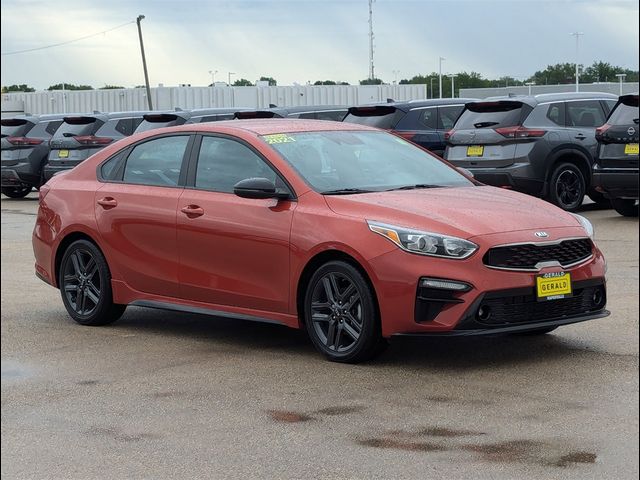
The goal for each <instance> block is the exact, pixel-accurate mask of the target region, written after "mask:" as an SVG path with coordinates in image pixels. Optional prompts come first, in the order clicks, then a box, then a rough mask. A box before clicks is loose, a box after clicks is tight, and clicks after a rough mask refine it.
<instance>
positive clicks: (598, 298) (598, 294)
mask: <svg viewBox="0 0 640 480" xmlns="http://www.w3.org/2000/svg"><path fill="white" fill-rule="evenodd" d="M603 300H604V295H603V294H602V290H601V289H598V290H596V291H595V292H593V297H592V298H591V303H593V305H594V306H596V307H599V306H601V305H602V302H603Z"/></svg>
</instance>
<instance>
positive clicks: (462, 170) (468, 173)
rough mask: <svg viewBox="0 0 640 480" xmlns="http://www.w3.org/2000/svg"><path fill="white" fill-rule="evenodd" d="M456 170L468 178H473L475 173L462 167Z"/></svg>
mask: <svg viewBox="0 0 640 480" xmlns="http://www.w3.org/2000/svg"><path fill="white" fill-rule="evenodd" d="M456 170H458V171H459V172H460V173H462V174H464V175H466V176H467V177H471V178H473V177H474V175H473V172H472V171H471V170H467V169H466V168H462V167H456Z"/></svg>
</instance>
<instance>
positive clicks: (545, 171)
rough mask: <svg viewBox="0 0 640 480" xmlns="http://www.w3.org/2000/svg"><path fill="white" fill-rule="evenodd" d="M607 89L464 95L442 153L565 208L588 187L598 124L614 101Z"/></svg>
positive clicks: (497, 182) (481, 175)
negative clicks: (473, 98)
mask: <svg viewBox="0 0 640 480" xmlns="http://www.w3.org/2000/svg"><path fill="white" fill-rule="evenodd" d="M616 101H617V96H615V95H611V94H607V93H557V94H543V95H534V96H516V95H513V96H508V97H492V98H487V99H485V100H482V101H478V102H470V103H467V104H466V105H465V108H464V110H463V112H462V114H461V115H460V117H459V118H458V120H457V121H456V123H455V125H454V127H453V129H452V130H450V131H449V132H447V134H446V135H445V137H446V140H447V148H446V150H445V153H444V158H445V159H447V160H449V161H450V162H451V163H453V164H454V165H455V166H457V167H464V168H466V169H468V170H470V171H471V172H472V173H473V174H474V175H475V177H476V178H477V179H478V180H479V181H481V182H483V183H486V184H488V185H494V186H498V187H505V188H512V189H514V190H518V191H521V192H525V193H528V194H531V195H535V196H539V197H542V198H546V199H547V200H549V201H550V202H552V203H554V204H556V205H558V206H559V207H560V208H562V209H564V210H568V211H573V210H575V209H577V208H578V207H579V206H580V205H581V204H582V200H583V198H584V196H585V194H588V195H589V197H591V198H592V199H593V200H594V201H596V202H606V201H607V200H606V199H605V198H604V196H603V195H602V194H601V193H598V192H597V191H595V190H594V189H593V188H592V186H591V170H592V165H593V162H594V157H595V155H596V150H597V146H598V143H597V141H596V138H595V130H596V127H599V126H600V125H602V124H603V123H604V122H605V120H606V118H607V115H608V114H609V112H610V110H611V109H612V108H613V106H614V105H615V104H616Z"/></svg>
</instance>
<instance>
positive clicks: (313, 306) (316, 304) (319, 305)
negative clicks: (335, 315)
mask: <svg viewBox="0 0 640 480" xmlns="http://www.w3.org/2000/svg"><path fill="white" fill-rule="evenodd" d="M323 308H331V304H330V303H329V302H311V309H312V310H321V309H323Z"/></svg>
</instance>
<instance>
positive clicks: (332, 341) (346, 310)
mask: <svg viewBox="0 0 640 480" xmlns="http://www.w3.org/2000/svg"><path fill="white" fill-rule="evenodd" d="M304 316H305V324H306V327H307V331H308V333H309V337H310V338H311V341H312V342H313V344H314V346H315V347H316V349H317V350H318V351H320V353H322V354H323V355H324V356H325V357H327V358H328V359H329V360H331V361H334V362H343V363H359V362H363V361H366V360H369V359H370V358H372V357H374V356H375V355H376V354H378V353H380V352H381V351H382V350H383V348H382V346H384V345H385V342H384V340H383V339H382V337H381V333H380V318H379V314H378V309H377V306H376V301H375V298H374V295H373V292H372V288H371V287H370V286H369V283H368V282H367V280H366V279H365V278H364V277H363V275H362V274H361V273H360V272H359V271H358V270H357V269H356V268H355V267H354V266H352V265H350V264H349V263H346V262H343V261H331V262H328V263H325V264H324V265H322V266H321V267H320V268H318V270H317V271H316V272H315V273H314V274H313V275H312V277H311V279H310V280H309V284H308V286H307V291H306V294H305V299H304Z"/></svg>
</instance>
